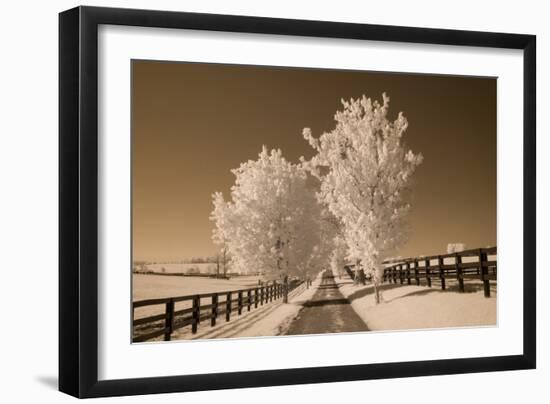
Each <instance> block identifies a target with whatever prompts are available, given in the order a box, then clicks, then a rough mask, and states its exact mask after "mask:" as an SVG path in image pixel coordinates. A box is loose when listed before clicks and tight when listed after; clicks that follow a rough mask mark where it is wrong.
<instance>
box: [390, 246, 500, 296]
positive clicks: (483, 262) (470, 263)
mask: <svg viewBox="0 0 550 404" xmlns="http://www.w3.org/2000/svg"><path fill="white" fill-rule="evenodd" d="M496 255H497V248H496V247H490V248H478V249H474V250H466V251H461V252H456V253H451V254H442V255H432V256H428V257H415V258H403V259H392V260H387V261H384V264H386V265H388V266H387V267H386V268H385V269H384V275H383V282H389V283H394V284H396V283H398V282H399V283H400V284H404V283H405V282H406V283H407V285H410V284H411V283H412V282H413V281H414V282H415V284H416V285H420V284H421V282H422V281H425V283H426V285H427V286H429V287H432V280H433V279H436V280H439V283H440V286H441V289H442V290H445V289H446V280H447V279H454V280H456V281H457V282H458V290H459V291H460V292H464V291H465V287H464V280H465V279H479V280H480V281H482V282H483V293H484V295H485V297H490V296H491V287H490V281H496V280H497V258H496ZM489 257H494V259H489ZM464 259H467V261H464ZM449 261H451V262H449Z"/></svg>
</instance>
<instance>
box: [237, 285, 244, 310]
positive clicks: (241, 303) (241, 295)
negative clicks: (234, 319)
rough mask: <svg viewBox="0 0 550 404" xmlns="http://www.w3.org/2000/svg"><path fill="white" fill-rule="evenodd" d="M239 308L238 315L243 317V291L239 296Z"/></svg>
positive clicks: (240, 291)
mask: <svg viewBox="0 0 550 404" xmlns="http://www.w3.org/2000/svg"><path fill="white" fill-rule="evenodd" d="M238 296H239V297H238V302H237V304H238V306H237V313H238V314H239V316H240V315H241V313H242V311H243V291H242V290H239V294H238Z"/></svg>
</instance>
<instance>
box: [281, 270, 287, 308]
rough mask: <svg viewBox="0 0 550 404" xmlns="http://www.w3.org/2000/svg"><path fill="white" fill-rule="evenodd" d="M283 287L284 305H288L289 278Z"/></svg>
mask: <svg viewBox="0 0 550 404" xmlns="http://www.w3.org/2000/svg"><path fill="white" fill-rule="evenodd" d="M282 287H283V303H288V276H285V281H284V284H283V285H282Z"/></svg>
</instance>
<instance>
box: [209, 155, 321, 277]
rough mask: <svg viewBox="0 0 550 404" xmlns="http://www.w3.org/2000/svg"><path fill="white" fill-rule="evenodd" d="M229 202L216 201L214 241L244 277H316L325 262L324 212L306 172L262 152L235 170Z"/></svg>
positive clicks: (216, 196) (220, 198) (219, 196)
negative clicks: (258, 275)
mask: <svg viewBox="0 0 550 404" xmlns="http://www.w3.org/2000/svg"><path fill="white" fill-rule="evenodd" d="M232 172H233V174H234V175H235V185H233V187H232V188H231V195H230V200H229V201H226V200H224V198H223V196H222V194H221V193H215V194H214V195H213V203H214V210H213V212H212V214H211V220H212V221H214V223H215V230H214V235H213V239H214V241H215V242H216V243H218V244H220V245H224V246H226V248H227V249H228V251H229V253H230V255H231V257H232V262H233V265H235V266H236V267H237V268H238V269H239V270H240V271H242V272H245V273H249V272H261V273H262V274H264V276H265V277H267V278H271V279H273V278H278V277H283V276H286V275H301V276H304V275H306V274H313V273H315V272H317V271H319V270H320V268H321V266H322V265H323V264H322V262H321V260H322V259H324V257H325V256H326V247H325V244H326V243H325V241H324V238H323V235H322V220H321V207H320V205H319V204H318V203H317V201H316V198H315V192H314V191H313V190H312V189H311V188H308V185H307V177H308V173H307V171H306V170H305V169H304V168H303V167H302V166H301V165H299V164H292V163H290V162H288V161H287V160H285V158H284V157H283V156H282V153H281V151H280V150H271V151H270V152H268V150H267V149H266V148H265V147H264V148H263V150H262V152H261V153H260V154H259V156H258V159H257V160H254V161H253V160H249V161H248V162H246V163H242V164H241V165H240V167H239V168H237V169H235V170H232Z"/></svg>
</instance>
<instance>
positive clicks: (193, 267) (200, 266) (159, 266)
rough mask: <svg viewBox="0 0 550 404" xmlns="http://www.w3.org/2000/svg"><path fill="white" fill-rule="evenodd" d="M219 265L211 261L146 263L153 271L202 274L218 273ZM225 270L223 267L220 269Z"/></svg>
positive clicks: (147, 269)
mask: <svg viewBox="0 0 550 404" xmlns="http://www.w3.org/2000/svg"><path fill="white" fill-rule="evenodd" d="M216 268H217V265H216V264H215V263H210V262H199V263H155V264H147V265H145V268H144V269H145V270H146V271H153V272H165V273H168V274H170V273H179V274H182V273H187V272H190V271H192V272H196V273H198V272H200V273H202V274H213V273H216ZM220 270H221V271H223V269H220Z"/></svg>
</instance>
